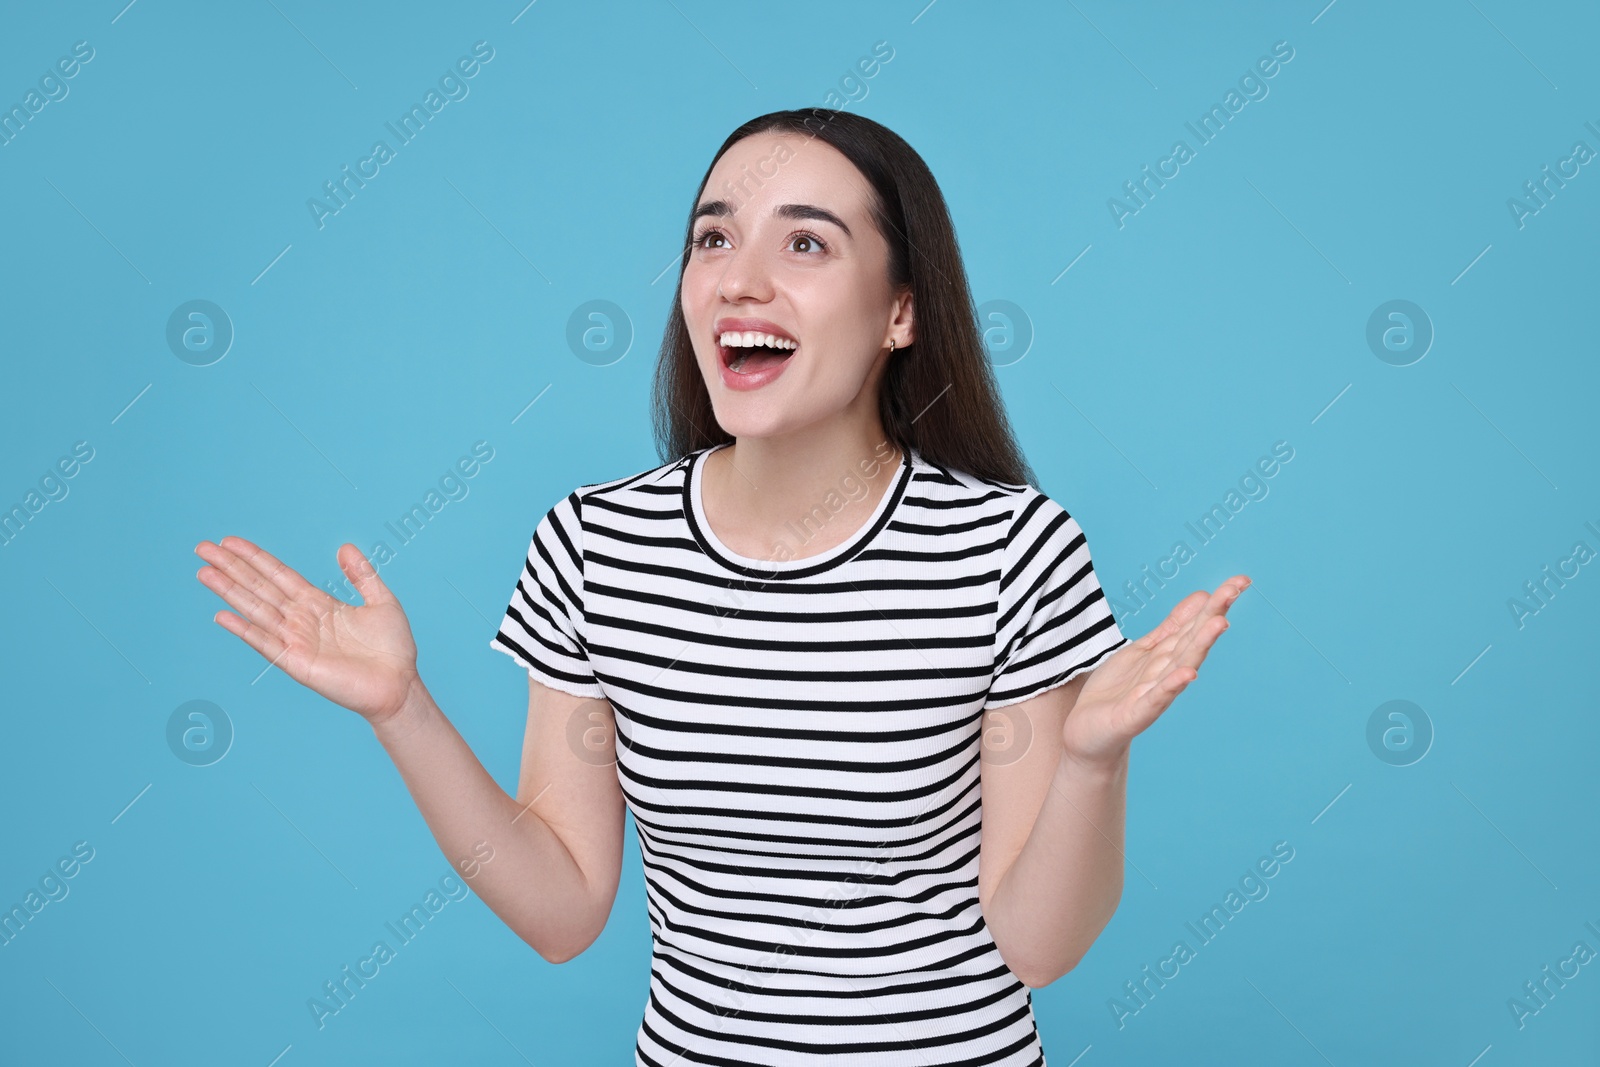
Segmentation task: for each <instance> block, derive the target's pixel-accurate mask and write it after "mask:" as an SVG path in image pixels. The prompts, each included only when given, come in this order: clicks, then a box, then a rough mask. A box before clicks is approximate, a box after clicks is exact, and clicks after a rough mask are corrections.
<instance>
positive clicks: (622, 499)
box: [553, 453, 697, 517]
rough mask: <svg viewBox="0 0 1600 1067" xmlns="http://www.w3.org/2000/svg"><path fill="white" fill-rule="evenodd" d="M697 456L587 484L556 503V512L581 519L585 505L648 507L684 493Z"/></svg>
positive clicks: (691, 454) (687, 456)
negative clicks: (569, 514)
mask: <svg viewBox="0 0 1600 1067" xmlns="http://www.w3.org/2000/svg"><path fill="white" fill-rule="evenodd" d="M696 454H697V453H690V454H688V455H685V456H680V457H679V458H677V459H673V460H668V461H667V462H665V463H658V464H656V465H655V466H654V467H647V468H645V469H644V470H640V471H635V472H634V473H632V474H624V475H622V476H620V477H616V478H606V479H603V480H600V481H594V482H584V483H583V484H581V485H579V486H577V487H576V488H574V489H573V490H572V492H570V493H568V494H567V495H566V496H565V497H563V498H562V499H561V500H559V501H557V502H556V504H555V508H554V509H553V510H559V511H563V512H569V513H572V514H573V515H574V517H581V516H582V513H583V509H584V506H585V505H597V506H600V507H605V506H607V505H612V506H628V505H629V504H632V505H641V504H645V505H648V503H649V502H652V501H659V500H661V499H662V498H663V497H667V496H671V495H674V494H678V493H681V492H682V491H683V476H684V472H685V471H686V470H687V468H688V465H689V463H690V462H691V461H692V460H693V459H694V457H695V455H696Z"/></svg>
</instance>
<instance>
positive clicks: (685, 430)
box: [653, 108, 1037, 487]
mask: <svg viewBox="0 0 1600 1067" xmlns="http://www.w3.org/2000/svg"><path fill="white" fill-rule="evenodd" d="M770 130H778V131H781V132H790V133H799V134H804V135H805V136H806V137H807V138H812V137H816V138H820V139H821V140H823V141H825V142H827V143H828V144H830V145H832V146H833V147H834V148H835V149H837V150H838V151H839V152H840V153H841V154H842V155H843V156H844V157H845V158H846V159H848V160H849V161H850V162H851V163H853V164H854V165H855V167H856V169H857V170H859V171H860V172H861V173H862V174H863V175H864V176H865V177H866V179H867V181H868V182H869V183H870V185H871V187H872V190H873V195H872V197H871V200H872V203H871V204H870V205H869V209H870V211H871V214H872V218H873V221H874V223H875V224H876V225H877V227H878V230H879V232H880V233H882V234H883V236H884V239H885V240H886V241H887V242H888V245H889V279H890V282H891V284H892V285H893V286H894V287H896V288H904V287H907V286H909V287H910V290H911V298H912V307H913V313H914V322H915V335H916V340H915V342H914V343H912V344H909V345H907V346H906V347H905V348H903V349H901V348H897V349H895V350H894V352H893V353H892V354H891V355H890V357H889V366H888V368H887V371H886V373H885V374H884V377H883V381H882V386H881V388H880V391H879V395H878V414H879V417H880V418H881V419H882V421H883V426H884V429H885V431H886V433H887V435H888V437H889V439H890V440H892V441H893V442H894V443H895V444H896V445H897V446H899V447H900V448H902V449H905V448H908V447H911V448H915V449H916V450H917V451H918V453H920V454H921V456H922V458H923V459H924V460H926V461H927V462H929V463H932V464H934V465H935V466H939V467H945V468H954V469H956V470H961V471H965V472H967V473H969V474H972V475H975V476H977V477H979V478H986V479H989V480H991V481H997V482H1005V483H1008V484H1011V485H1022V484H1027V485H1033V486H1035V487H1037V482H1036V481H1035V478H1034V475H1033V470H1032V468H1030V467H1029V466H1028V461H1027V459H1026V458H1025V457H1024V456H1023V454H1022V450H1021V449H1020V448H1018V447H1017V443H1016V440H1015V438H1014V437H1013V435H1012V432H1011V425H1010V422H1009V421H1008V420H1007V418H1006V413H1005V406H1004V404H1003V403H1002V401H1001V399H1000V391H999V388H998V386H997V384H996V382H995V376H994V368H993V366H992V364H991V363H990V361H989V357H988V354H987V352H986V351H985V349H984V347H983V341H982V338H981V335H980V333H979V329H978V315H977V309H976V307H975V306H974V304H973V302H972V292H971V290H970V289H969V288H968V285H967V272H966V267H965V266H964V265H963V263H962V261H961V250H960V247H959V245H958V244H957V243H956V233H955V227H954V226H953V225H952V224H951V222H950V211H949V209H948V208H947V207H946V205H945V201H944V194H943V193H942V192H941V191H940V189H939V185H938V183H937V182H936V181H934V178H933V173H932V172H931V171H930V170H929V169H928V165H927V164H926V163H924V162H923V160H922V157H921V156H919V155H918V154H917V152H916V150H915V149H913V148H912V147H911V146H910V145H909V144H907V143H906V142H905V140H904V139H903V138H901V137H900V135H899V134H897V133H895V132H894V131H892V130H890V129H889V128H888V127H886V126H883V125H881V124H880V123H877V122H874V121H872V120H871V119H869V118H864V117H862V116H860V115H856V114H853V113H851V112H847V111H830V110H827V109H824V108H809V109H805V110H797V111H774V112H771V113H770V114H766V115H761V116H758V117H757V118H753V119H751V120H750V121H749V122H746V123H745V124H744V125H742V126H740V127H739V128H738V129H736V130H734V131H733V132H732V133H731V134H729V135H728V139H727V140H726V141H724V142H722V147H721V148H719V149H717V154H716V155H715V156H713V157H712V159H711V164H710V166H708V167H706V173H705V176H704V177H703V178H701V179H700V188H699V189H696V190H695V195H694V199H693V200H692V201H690V204H689V216H690V217H689V224H688V226H687V227H686V228H685V230H684V240H683V259H682V260H681V262H680V264H679V274H678V285H677V288H676V289H675V290H674V291H673V294H672V311H671V314H670V317H669V319H668V321H667V326H666V330H665V332H664V333H663V335H662V339H661V353H660V357H659V359H658V360H657V362H656V374H655V386H654V397H653V420H654V427H655V437H656V449H657V451H658V452H660V454H661V459H662V462H671V461H673V460H676V459H681V458H682V457H683V456H686V455H688V454H689V453H690V452H694V451H697V450H699V449H702V448H707V447H709V446H712V445H719V444H724V443H726V442H730V441H732V440H733V436H732V435H731V434H729V433H728V432H727V431H725V430H724V429H723V428H722V427H721V426H720V425H718V424H717V420H716V414H715V412H714V410H713V408H712V406H711V395H710V393H708V392H707V391H706V384H705V380H704V379H703V378H702V377H701V375H700V368H699V366H698V365H697V364H696V363H695V357H694V348H693V342H692V341H691V339H690V336H689V328H688V325H687V324H686V323H685V322H684V318H683V267H685V266H687V265H688V262H689V256H690V254H691V252H692V251H693V249H692V248H691V242H692V240H693V232H694V231H693V227H694V217H693V216H694V208H695V205H697V204H699V203H700V196H701V194H702V193H704V192H705V187H706V182H707V181H709V180H710V177H711V171H712V168H714V167H715V166H716V165H717V160H719V159H721V158H722V156H723V154H724V153H725V152H727V151H728V149H729V148H730V147H732V146H733V145H734V144H735V143H736V142H738V141H740V140H742V139H744V138H745V137H749V136H751V135H752V134H757V133H766V132H768V131H770Z"/></svg>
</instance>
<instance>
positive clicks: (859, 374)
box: [682, 132, 913, 437]
mask: <svg viewBox="0 0 1600 1067" xmlns="http://www.w3.org/2000/svg"><path fill="white" fill-rule="evenodd" d="M871 191H872V189H871V186H870V185H869V184H868V183H867V181H866V179H865V178H864V177H863V176H862V174H861V172H860V171H858V170H856V168H855V165H854V164H852V163H851V162H850V161H849V160H848V159H846V158H845V157H844V156H843V155H842V154H841V153H840V152H839V151H838V150H837V149H835V148H833V147H832V146H831V145H829V144H826V143H825V142H823V141H820V140H813V139H808V138H806V137H804V136H801V135H798V134H789V133H778V132H773V133H767V134H756V135H754V136H751V137H746V138H745V139H743V140H741V141H739V142H738V143H736V144H735V145H733V147H731V148H729V149H728V151H727V152H725V153H724V154H723V156H722V158H721V159H719V160H718V161H717V164H716V166H715V167H714V168H712V171H711V176H710V178H709V179H708V180H707V182H706V188H705V191H704V192H703V193H702V194H701V197H700V203H699V204H698V205H696V212H697V214H696V218H695V220H694V227H695V228H694V235H695V241H694V245H693V247H692V248H691V250H690V253H689V261H688V265H687V266H686V267H685V268H684V271H683V286H682V291H683V316H684V320H685V322H686V323H687V324H688V328H689V335H690V337H691V338H692V339H693V344H694V353H695V360H696V362H697V363H698V364H699V367H700V373H701V376H702V378H703V379H704V380H705V383H706V389H707V390H708V391H709V392H710V394H711V403H712V407H713V409H714V410H715V412H716V417H717V422H718V424H719V425H720V426H721V427H722V428H723V430H725V431H726V432H727V433H729V434H732V435H733V436H735V437H768V436H779V435H783V434H787V433H792V432H795V431H798V430H802V429H804V428H806V427H809V426H812V425H814V424H816V423H818V422H819V421H821V420H825V419H830V418H838V417H843V418H844V419H846V420H851V419H858V418H859V419H861V420H862V422H863V423H864V424H870V426H869V429H868V432H876V430H877V429H878V428H880V427H879V426H878V414H877V390H878V385H879V382H880V381H881V379H882V376H883V370H884V368H885V367H886V365H887V359H888V351H887V349H888V345H889V341H890V339H891V338H892V339H893V340H894V342H895V346H896V348H904V347H906V346H907V345H909V344H910V343H911V341H912V339H913V336H912V330H911V318H910V302H911V298H910V294H909V293H896V292H895V291H893V290H892V288H891V286H890V284H889V279H888V261H889V248H888V245H887V243H886V242H885V241H884V238H883V235H882V234H880V233H879V232H878V230H877V227H876V226H875V225H874V224H873V222H872V218H871V216H870V215H869V214H868V204H869V202H870V200H869V197H870V195H871ZM700 212H706V213H705V214H701V213H700ZM728 330H733V331H736V332H741V333H742V332H744V331H747V330H748V331H752V332H756V333H770V334H775V335H777V336H778V337H780V338H788V339H791V340H792V341H794V342H798V344H797V345H796V346H793V347H792V348H791V350H790V351H789V354H788V355H786V356H782V357H781V358H780V357H779V356H777V355H773V354H754V355H749V356H748V358H747V361H746V362H745V363H744V364H743V365H742V368H743V373H741V372H740V371H736V370H734V369H732V368H731V367H730V366H729V363H730V360H732V358H733V357H737V356H738V355H739V354H740V352H741V349H739V348H737V347H724V346H723V345H721V344H720V341H721V340H722V339H723V336H724V334H725V332H726V331H728ZM746 351H749V350H746ZM753 351H754V352H756V353H764V352H765V350H761V349H757V350H753Z"/></svg>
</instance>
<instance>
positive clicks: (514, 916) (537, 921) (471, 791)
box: [373, 679, 611, 963]
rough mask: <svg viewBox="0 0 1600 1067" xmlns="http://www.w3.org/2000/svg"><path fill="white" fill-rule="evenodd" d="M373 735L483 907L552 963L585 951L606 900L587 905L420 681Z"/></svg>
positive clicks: (568, 869) (573, 877) (567, 863)
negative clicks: (481, 899) (487, 906)
mask: <svg viewBox="0 0 1600 1067" xmlns="http://www.w3.org/2000/svg"><path fill="white" fill-rule="evenodd" d="M373 732H374V733H375V734H376V735H377V738H378V741H379V742H380V743H381V744H382V745H383V747H384V749H385V750H386V751H387V752H388V753H389V756H390V758H392V759H393V760H394V765H395V767H396V768H398V769H399V771H400V776H401V777H402V778H403V779H404V780H405V783H406V788H407V789H409V790H410V791H411V796H412V798H413V799H414V800H415V801H416V804H417V809H418V810H419V811H421V812H422V817H423V818H424V819H425V820H426V821H427V823H428V829H429V830H431V831H432V832H433V838H434V840H435V841H437V842H438V843H439V848H440V849H441V850H442V851H443V852H444V854H445V856H446V858H447V859H449V860H450V865H451V867H452V869H453V870H454V871H457V872H460V873H461V875H462V876H463V877H464V878H466V880H467V884H468V885H470V886H471V887H472V889H473V891H474V892H476V893H477V894H478V896H480V897H482V898H483V901H484V903H485V904H487V905H489V908H490V909H491V910H492V911H493V912H494V913H495V914H496V915H498V916H499V917H500V919H501V920H502V921H503V922H505V924H506V925H507V926H509V927H511V929H512V930H513V931H515V932H516V934H517V936H519V937H521V938H522V939H523V940H524V941H526V942H527V943H528V944H529V945H531V946H532V947H533V948H534V949H535V950H536V951H537V952H538V953H539V955H541V956H543V957H544V958H545V959H547V960H549V961H550V962H552V963H561V962H563V961H565V960H568V959H571V958H572V957H573V956H576V955H577V954H578V953H579V952H582V951H583V950H584V949H585V948H587V947H588V945H589V944H590V943H591V942H592V941H593V940H594V938H595V937H596V936H598V934H599V930H600V928H601V927H602V926H603V925H604V915H605V914H606V913H608V912H609V911H610V905H611V901H610V900H609V899H607V900H605V901H603V902H602V901H597V900H596V899H594V894H593V893H592V892H591V891H590V889H589V887H588V885H587V882H586V880H585V878H584V874H583V871H582V870H581V868H580V867H579V866H578V864H577V862H576V861H575V860H574V859H573V857H572V854H571V853H570V852H569V851H568V850H567V847H566V846H565V845H564V844H563V843H562V841H561V839H560V837H559V836H557V834H556V832H555V831H554V830H553V829H551V827H550V825H549V824H548V823H546V822H545V821H544V820H542V819H541V818H539V816H538V815H537V814H536V813H535V812H534V811H533V810H532V807H531V799H532V798H530V805H529V807H528V809H527V810H524V807H523V805H522V804H519V803H518V802H517V799H516V798H515V797H512V796H510V795H508V794H507V793H506V791H505V790H504V789H501V788H500V786H499V784H498V783H497V782H495V780H494V778H493V777H491V776H490V774H489V772H488V771H487V770H485V769H484V766H483V764H482V763H480V762H479V761H478V757H477V756H476V755H475V754H474V753H473V751H472V749H471V747H470V746H469V745H468V744H467V742H466V740H465V739H464V738H463V737H462V736H461V734H460V733H459V732H458V731H457V730H456V728H455V727H454V726H453V725H452V724H451V722H450V720H449V719H448V718H446V717H445V714H444V712H442V711H440V710H439V706H438V704H436V703H435V702H434V700H433V697H432V696H431V695H430V694H429V693H428V691H427V688H426V687H425V686H424V685H423V684H422V682H421V680H420V679H418V680H417V682H416V683H415V684H414V685H413V687H412V693H411V695H410V696H409V697H408V698H407V700H406V703H405V705H404V707H403V708H402V710H401V711H400V712H398V713H396V714H395V715H393V716H391V717H390V718H388V719H385V720H383V721H382V722H380V723H378V724H377V725H375V726H374V727H373ZM485 856H488V857H491V858H489V859H487V861H486V860H485ZM602 909H603V910H602Z"/></svg>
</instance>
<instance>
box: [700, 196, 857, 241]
mask: <svg viewBox="0 0 1600 1067" xmlns="http://www.w3.org/2000/svg"><path fill="white" fill-rule="evenodd" d="M772 213H773V214H774V215H776V216H777V217H778V218H781V219H817V220H819V221H821V222H828V223H832V224H833V225H835V226H837V227H839V229H841V230H843V231H844V234H845V236H846V237H854V236H855V234H853V233H851V232H850V227H848V226H846V225H845V224H844V220H843V219H841V218H840V217H839V216H838V215H835V214H834V213H833V212H831V211H829V210H828V209H827V208H823V207H817V206H816V205H814V204H780V205H778V206H777V207H776V208H774V209H773V211H772ZM732 214H733V210H732V207H731V205H729V203H728V202H727V201H726V200H707V201H706V202H705V203H703V204H701V205H700V206H699V207H697V208H695V209H694V217H693V218H691V219H690V220H689V221H690V222H696V221H698V220H700V219H702V218H704V217H706V216H707V215H712V216H717V217H723V216H728V215H732Z"/></svg>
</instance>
